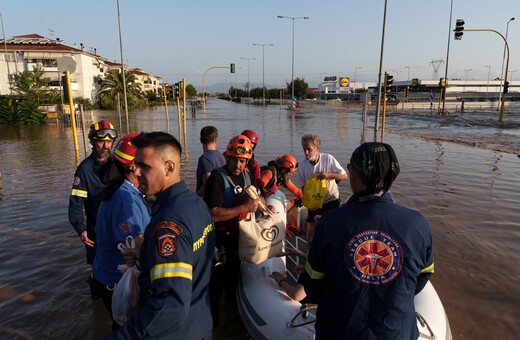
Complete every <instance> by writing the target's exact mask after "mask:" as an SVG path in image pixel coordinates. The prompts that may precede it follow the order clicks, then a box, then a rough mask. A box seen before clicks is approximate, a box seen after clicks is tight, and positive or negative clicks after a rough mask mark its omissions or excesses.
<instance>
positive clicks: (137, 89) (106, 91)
mask: <svg viewBox="0 0 520 340" xmlns="http://www.w3.org/2000/svg"><path fill="white" fill-rule="evenodd" d="M125 82H126V97H127V101H128V109H133V108H136V107H138V106H140V105H143V104H144V102H145V96H144V94H143V92H142V89H141V84H139V83H138V82H137V78H136V76H135V75H134V74H133V73H132V72H131V71H129V70H125ZM118 93H119V95H120V96H119V100H120V103H121V107H124V87H123V74H122V73H121V72H120V71H119V70H110V71H108V73H106V74H105V78H104V79H103V80H102V81H101V91H99V95H100V97H101V105H102V106H103V107H110V108H115V107H117V94H118Z"/></svg>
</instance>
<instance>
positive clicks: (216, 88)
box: [196, 83, 285, 93]
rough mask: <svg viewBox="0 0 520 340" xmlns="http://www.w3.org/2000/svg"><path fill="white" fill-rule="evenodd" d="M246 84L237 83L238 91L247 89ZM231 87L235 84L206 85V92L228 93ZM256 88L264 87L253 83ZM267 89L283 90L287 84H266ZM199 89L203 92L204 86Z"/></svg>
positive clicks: (198, 89) (198, 88) (252, 85)
mask: <svg viewBox="0 0 520 340" xmlns="http://www.w3.org/2000/svg"><path fill="white" fill-rule="evenodd" d="M245 86H246V85H245V83H237V84H236V87H237V89H244V90H245V89H246V88H245ZM231 87H235V84H234V83H233V84H230V83H217V84H211V85H204V91H206V92H207V93H214V92H227V91H228V90H229V89H230V88H231ZM255 87H262V84H255V83H251V88H255ZM265 87H266V88H268V89H272V88H282V87H285V84H284V85H270V84H265ZM196 89H197V92H202V86H197V87H196Z"/></svg>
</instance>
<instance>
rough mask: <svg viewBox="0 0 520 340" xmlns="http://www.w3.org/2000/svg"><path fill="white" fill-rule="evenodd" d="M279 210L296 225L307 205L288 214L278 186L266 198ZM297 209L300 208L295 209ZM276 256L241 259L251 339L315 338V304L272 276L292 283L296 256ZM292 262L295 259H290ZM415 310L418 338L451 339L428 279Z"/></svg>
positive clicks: (242, 309) (241, 296)
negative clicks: (297, 296)
mask: <svg viewBox="0 0 520 340" xmlns="http://www.w3.org/2000/svg"><path fill="white" fill-rule="evenodd" d="M267 204H268V205H272V206H274V207H275V209H276V212H277V213H279V214H283V218H282V219H283V220H284V222H285V223H286V224H287V219H288V218H289V219H291V218H294V217H295V216H296V219H297V220H296V221H294V222H293V223H296V225H301V223H300V221H304V218H305V215H306V211H305V209H300V208H295V209H292V210H293V211H292V214H289V217H287V211H286V199H285V195H284V194H283V193H282V192H281V191H280V190H278V192H277V193H276V194H275V195H272V196H271V197H269V199H268V200H267ZM294 210H298V211H297V212H296V213H295V211H294ZM285 246H286V247H295V248H297V249H301V247H302V246H303V247H306V245H305V240H304V239H302V238H299V237H291V238H290V239H286V240H285ZM287 261H289V263H286V258H285V257H275V258H271V259H268V260H267V261H264V262H262V263H260V264H258V265H254V264H251V263H247V262H242V265H241V269H242V273H241V279H240V282H239V286H238V289H237V301H238V309H239V313H240V317H241V319H242V322H243V324H244V326H245V328H246V329H247V331H248V333H249V336H251V338H252V339H257V340H261V339H269V340H275V339H313V338H314V322H315V320H316V316H315V311H316V305H302V304H301V303H300V302H298V301H294V300H292V299H291V298H289V297H288V296H287V294H285V292H284V291H283V290H282V289H281V288H280V287H279V286H278V284H277V283H276V282H275V280H273V279H272V278H270V277H269V275H270V274H271V273H272V272H274V271H277V272H280V273H286V271H287V276H288V280H289V281H291V279H292V281H293V282H291V283H293V284H294V283H295V282H296V278H295V277H294V276H293V274H292V272H291V271H289V270H287V269H288V268H289V267H292V266H294V265H295V264H298V261H299V260H298V259H296V260H294V259H293V257H292V256H291V257H287ZM291 262H292V263H291ZM302 264H303V263H302ZM415 311H416V314H417V327H418V329H419V333H420V336H419V339H446V340H451V339H452V336H451V330H450V326H449V322H448V317H447V315H446V312H445V311H444V307H443V306H442V302H441V300H440V298H439V296H438V295H437V292H436V291H435V288H434V287H433V285H432V284H431V282H428V283H427V284H426V286H425V287H424V289H423V290H422V291H421V292H420V293H419V294H417V295H416V296H415Z"/></svg>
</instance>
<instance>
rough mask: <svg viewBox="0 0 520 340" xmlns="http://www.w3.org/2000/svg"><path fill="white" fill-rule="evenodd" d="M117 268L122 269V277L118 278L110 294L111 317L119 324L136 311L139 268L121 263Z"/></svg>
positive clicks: (122, 323)
mask: <svg viewBox="0 0 520 340" xmlns="http://www.w3.org/2000/svg"><path fill="white" fill-rule="evenodd" d="M120 267H123V268H119V269H120V270H121V271H123V270H125V269H124V267H126V268H127V269H126V270H125V271H124V274H123V277H121V280H119V282H118V284H117V286H116V288H115V289H114V294H113V295H112V317H113V318H114V321H115V322H117V324H119V325H120V326H122V325H124V323H125V322H126V321H127V320H129V319H130V318H132V316H134V315H135V314H136V312H137V307H138V304H139V285H138V283H137V277H138V276H139V269H137V268H136V267H135V266H132V267H128V266H127V265H122V266H120Z"/></svg>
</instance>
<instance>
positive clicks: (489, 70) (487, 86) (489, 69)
mask: <svg viewBox="0 0 520 340" xmlns="http://www.w3.org/2000/svg"><path fill="white" fill-rule="evenodd" d="M484 67H487V68H488V80H487V85H486V101H487V100H488V93H489V76H490V74H491V66H488V65H486V66H484Z"/></svg>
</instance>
